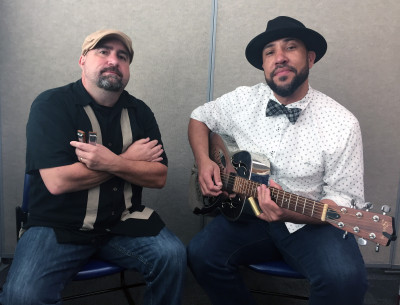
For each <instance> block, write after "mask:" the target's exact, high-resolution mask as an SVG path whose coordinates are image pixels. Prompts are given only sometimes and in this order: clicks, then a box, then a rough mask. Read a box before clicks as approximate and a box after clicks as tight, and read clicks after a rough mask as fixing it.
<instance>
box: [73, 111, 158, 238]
mask: <svg viewBox="0 0 400 305" xmlns="http://www.w3.org/2000/svg"><path fill="white" fill-rule="evenodd" d="M84 110H85V112H86V114H87V116H88V117H89V121H90V123H91V125H92V131H94V132H96V133H97V143H99V144H102V136H101V129H100V125H99V121H98V120H97V118H96V115H95V114H94V111H93V109H92V107H91V106H89V105H86V106H85V107H84ZM120 122H121V132H122V142H123V147H122V151H123V152H124V151H126V150H127V149H128V147H129V145H131V144H132V142H133V136H132V129H131V123H130V120H129V114H128V109H126V108H123V109H122V112H121V121H120ZM124 198H125V211H124V212H123V214H122V215H121V220H122V221H125V220H127V219H130V218H136V219H148V218H149V217H150V216H151V214H152V213H153V210H152V209H149V208H144V210H143V211H142V212H138V211H136V212H133V213H129V211H128V209H129V208H130V207H131V206H132V203H131V199H132V186H131V184H130V183H128V182H125V185H124ZM99 199H100V186H97V187H94V188H92V189H90V190H89V191H88V201H87V206H86V215H85V218H84V220H83V225H82V228H81V230H93V226H94V223H95V222H96V219H97V212H98V208H99Z"/></svg>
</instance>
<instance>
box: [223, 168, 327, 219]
mask: <svg viewBox="0 0 400 305" xmlns="http://www.w3.org/2000/svg"><path fill="white" fill-rule="evenodd" d="M229 180H232V179H231V178H229ZM233 181H234V182H233V185H232V190H233V192H234V193H237V194H242V195H245V196H247V197H254V198H257V187H258V186H260V185H261V184H260V183H257V182H254V181H251V180H247V179H245V178H242V177H239V176H235V177H234V179H233ZM268 188H269V190H270V191H271V198H272V199H273V200H274V201H275V203H276V204H277V205H278V206H280V207H281V208H284V209H287V210H290V211H294V212H296V213H300V214H303V215H306V216H309V217H312V218H316V219H319V220H323V221H325V217H326V213H327V209H328V205H327V204H324V203H321V202H318V201H314V200H311V199H308V198H305V197H302V196H298V195H295V194H292V193H289V192H285V191H283V190H279V189H277V188H274V187H268Z"/></svg>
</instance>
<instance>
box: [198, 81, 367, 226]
mask: <svg viewBox="0 0 400 305" xmlns="http://www.w3.org/2000/svg"><path fill="white" fill-rule="evenodd" d="M269 99H274V100H275V101H277V100H276V98H275V97H274V95H273V92H272V90H271V89H270V88H269V87H268V86H267V85H266V84H263V83H261V84H258V85H255V86H253V87H239V88H237V89H236V90H234V91H232V92H230V93H227V94H225V95H223V96H222V97H220V98H218V99H216V100H215V101H212V102H209V103H206V104H204V105H203V106H200V107H198V108H196V109H195V110H194V111H193V112H192V114H191V118H193V119H195V120H198V121H201V122H203V123H205V124H206V125H207V126H208V128H209V129H210V130H212V131H214V132H216V133H219V134H226V135H229V136H231V137H233V138H234V139H235V141H236V142H237V144H238V146H239V148H240V149H243V150H247V151H250V152H254V153H258V154H263V155H265V156H267V158H268V159H269V161H270V162H271V178H272V179H274V180H275V181H276V182H277V183H278V184H280V185H281V186H282V188H283V189H284V190H285V191H288V192H290V193H294V194H297V195H300V196H304V197H307V198H310V199H312V200H318V201H319V200H322V199H330V200H333V201H334V202H336V204H338V205H340V206H349V207H350V206H351V204H350V203H351V200H354V201H355V204H356V206H357V207H359V208H361V207H363V206H364V180H363V175H364V166H363V150H362V140H361V131H360V126H359V123H358V120H357V119H356V118H355V117H354V115H353V114H352V113H351V112H349V111H348V110H347V109H346V108H344V107H343V106H342V105H340V104H338V103H337V102H336V101H334V100H333V99H331V98H330V97H328V96H326V95H325V94H323V93H321V92H319V91H317V90H314V89H312V88H311V87H309V90H308V93H307V95H306V96H305V97H304V98H303V99H302V100H300V101H297V102H295V103H292V104H289V105H288V106H287V107H288V108H301V109H302V112H301V114H300V116H299V118H298V120H297V122H296V124H292V123H290V122H289V120H288V118H287V117H286V116H285V115H279V116H272V117H266V115H265V113H266V109H267V104H268V100H269ZM286 226H287V227H288V230H289V231H290V232H294V231H296V230H297V229H299V228H301V227H302V226H304V225H299V224H292V223H286Z"/></svg>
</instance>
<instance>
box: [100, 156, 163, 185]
mask: <svg viewBox="0 0 400 305" xmlns="http://www.w3.org/2000/svg"><path fill="white" fill-rule="evenodd" d="M108 172H109V173H110V174H112V175H115V176H117V177H120V178H121V179H123V180H125V181H127V182H129V183H132V184H136V185H140V186H143V187H148V188H162V187H164V185H165V183H166V181H167V172H168V168H167V166H166V165H164V164H162V163H160V162H148V161H132V160H128V159H125V158H123V157H119V158H118V159H117V161H116V162H115V163H114V164H113V166H112V167H110V169H109V171H108Z"/></svg>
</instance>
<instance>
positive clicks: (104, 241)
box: [0, 30, 186, 305]
mask: <svg viewBox="0 0 400 305" xmlns="http://www.w3.org/2000/svg"><path fill="white" fill-rule="evenodd" d="M132 58H133V48H132V41H131V39H130V38H129V37H128V36H127V35H126V34H124V33H122V32H120V31H116V30H101V31H97V32H95V33H93V34H90V35H89V36H88V37H87V38H86V39H85V41H84V43H83V45H82V55H81V57H80V59H79V65H80V67H81V69H82V78H81V79H80V80H78V81H76V82H75V83H71V84H69V85H66V86H64V87H60V88H56V89H51V90H48V91H45V92H43V93H42V94H40V95H39V96H38V97H37V98H36V100H35V101H34V102H33V104H32V107H31V111H30V115H29V119H28V124H27V129H26V131H27V153H26V173H27V174H29V177H30V182H29V183H30V194H29V217H28V222H27V224H26V225H25V226H24V228H23V229H24V233H23V234H22V236H21V238H20V240H19V241H18V244H17V248H16V251H15V255H14V260H13V263H12V265H11V268H10V271H9V274H8V278H7V281H6V283H5V285H4V287H3V292H2V293H1V294H0V303H1V304H3V305H19V304H20V305H22V304H24V305H28V304H32V305H33V304H34V305H37V304H61V291H62V290H63V288H64V286H65V284H66V283H67V282H68V281H69V280H71V278H73V276H74V275H75V274H76V273H77V272H78V271H79V269H80V268H81V267H82V266H83V265H84V264H85V262H87V261H88V260H89V258H90V257H92V256H96V257H98V258H100V259H102V260H106V261H109V262H112V263H114V264H116V265H118V266H121V267H123V268H126V269H134V270H137V271H138V272H140V273H141V274H142V275H143V278H144V279H145V281H146V284H147V288H146V291H145V293H144V297H143V304H160V305H161V304H163V305H164V304H180V303H181V301H180V295H181V290H182V285H183V281H184V274H185V270H186V251H185V247H184V246H183V244H182V243H181V241H180V240H179V239H178V238H177V237H176V236H175V235H174V234H173V233H172V232H170V231H169V230H168V229H167V228H166V227H165V224H164V222H163V221H162V220H161V218H160V216H159V215H158V214H157V213H156V212H155V211H154V210H152V209H150V208H148V207H145V206H144V205H142V202H141V197H142V190H143V187H148V188H162V187H163V186H164V185H165V182H166V177H167V166H168V159H167V156H166V154H165V152H164V150H163V144H162V141H161V134H160V131H159V128H158V125H157V122H156V119H155V117H154V114H153V112H152V111H151V110H150V108H149V107H148V106H147V105H146V104H145V103H144V102H143V101H141V100H139V99H137V98H135V97H134V96H132V95H130V94H129V93H128V92H127V91H125V90H124V88H125V86H126V85H127V83H128V81H129V77H130V72H129V65H130V63H131V62H132Z"/></svg>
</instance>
